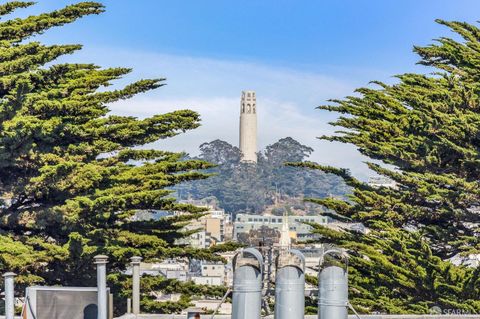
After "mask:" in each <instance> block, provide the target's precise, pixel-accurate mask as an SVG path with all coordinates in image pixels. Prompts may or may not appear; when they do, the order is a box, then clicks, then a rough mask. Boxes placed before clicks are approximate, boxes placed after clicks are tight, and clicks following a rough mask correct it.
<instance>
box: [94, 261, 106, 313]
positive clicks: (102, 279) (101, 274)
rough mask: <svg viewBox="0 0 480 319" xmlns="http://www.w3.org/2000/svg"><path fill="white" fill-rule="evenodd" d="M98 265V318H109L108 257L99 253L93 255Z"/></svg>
mask: <svg viewBox="0 0 480 319" xmlns="http://www.w3.org/2000/svg"><path fill="white" fill-rule="evenodd" d="M93 258H94V259H95V265H97V293H98V299H97V307H98V315H97V318H98V319H107V263H108V257H107V256H104V255H97V256H95V257H93Z"/></svg>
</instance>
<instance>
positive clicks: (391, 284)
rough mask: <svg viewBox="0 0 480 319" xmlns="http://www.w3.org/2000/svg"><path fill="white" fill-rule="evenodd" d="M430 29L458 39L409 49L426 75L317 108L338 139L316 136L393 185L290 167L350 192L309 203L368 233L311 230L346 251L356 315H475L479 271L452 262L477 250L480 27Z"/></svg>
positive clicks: (464, 25) (332, 170) (401, 77)
mask: <svg viewBox="0 0 480 319" xmlns="http://www.w3.org/2000/svg"><path fill="white" fill-rule="evenodd" d="M437 22H438V23H440V24H442V25H445V26H447V27H449V28H450V29H451V30H452V31H453V32H454V33H455V34H456V35H457V36H460V38H461V40H454V39H451V38H447V37H442V38H440V39H438V40H436V42H435V43H434V44H432V45H429V46H426V47H415V48H414V51H415V52H416V53H418V54H419V56H420V58H421V59H420V62H419V63H420V64H422V65H425V66H428V67H431V68H433V71H434V73H431V74H416V73H406V74H402V75H399V76H397V79H398V81H397V83H395V84H393V85H388V84H385V83H382V82H373V84H374V85H375V87H369V88H361V89H358V90H357V93H358V95H355V96H349V97H346V98H345V99H341V100H333V101H331V102H332V103H330V104H329V105H324V106H320V107H319V109H321V110H327V111H332V112H338V113H340V114H341V116H340V117H339V118H338V120H336V121H335V122H334V123H332V124H333V125H334V126H338V127H340V128H341V130H340V131H339V132H338V134H336V135H334V136H322V137H320V138H321V139H324V140H328V141H334V142H341V143H349V144H352V145H355V146H356V147H357V148H358V150H359V151H360V152H361V153H362V154H363V155H366V156H368V157H369V158H370V159H371V160H370V161H369V162H368V163H367V164H368V166H369V168H370V169H371V170H373V171H374V172H375V173H377V174H379V175H381V176H384V177H388V178H389V179H391V180H393V181H394V182H395V183H396V187H393V188H392V187H372V186H370V185H368V184H367V183H364V182H362V181H359V180H357V179H355V178H354V177H352V176H351V175H350V174H349V173H348V171H347V170H344V169H339V168H334V167H327V166H321V165H317V164H315V163H303V164H294V165H298V166H306V167H310V168H313V169H320V170H323V171H325V172H329V173H334V174H337V175H339V176H341V177H342V178H344V180H345V181H346V182H347V184H348V185H349V186H351V187H352V190H353V191H352V195H351V196H350V199H349V200H347V201H342V200H337V199H331V198H328V199H312V201H313V202H316V203H318V204H321V205H323V206H325V207H327V208H329V209H331V211H332V213H331V214H332V217H334V218H337V219H341V220H345V221H353V222H361V223H363V224H364V225H365V226H367V228H368V230H369V232H368V233H367V234H360V233H356V232H352V231H334V230H331V229H328V228H325V227H321V226H318V225H317V226H316V232H317V233H318V234H320V236H321V237H322V240H323V241H325V242H331V243H334V244H337V245H339V246H341V247H344V248H346V249H348V250H349V251H350V254H351V276H350V287H351V289H350V293H351V297H352V302H353V304H354V305H356V306H357V307H359V308H360V309H361V310H362V311H364V312H371V311H380V312H388V313H406V312H416V313H426V312H428V311H429V308H430V307H432V306H439V307H440V308H442V309H458V310H461V311H467V312H471V313H477V312H479V311H480V303H479V302H478V297H479V294H480V290H479V283H478V274H479V270H477V269H472V268H467V267H465V266H455V265H453V264H452V263H451V262H450V259H451V258H452V257H455V258H456V259H461V258H464V257H466V256H468V255H469V254H478V253H479V250H478V249H479V236H478V235H479V221H480V215H479V212H478V208H479V207H480V196H479V195H480V187H479V186H480V185H479V180H480V165H479V163H480V153H479V150H480V149H479V148H480V131H479V130H480V84H479V83H480V82H479V75H480V29H478V28H477V27H476V26H473V25H470V24H467V23H462V22H447V21H442V20H438V21H437ZM373 161H375V162H373ZM386 164H388V165H386Z"/></svg>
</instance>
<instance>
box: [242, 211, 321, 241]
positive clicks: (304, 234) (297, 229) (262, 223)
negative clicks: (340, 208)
mask: <svg viewBox="0 0 480 319" xmlns="http://www.w3.org/2000/svg"><path fill="white" fill-rule="evenodd" d="M284 218H288V223H284ZM305 222H309V223H316V224H323V225H326V224H328V222H329V218H328V217H326V216H266V215H249V214H237V217H236V219H235V222H234V225H233V230H234V232H233V239H234V240H237V241H239V238H240V237H242V234H243V235H246V236H250V237H252V236H251V235H252V234H254V233H256V231H258V230H260V229H265V228H268V229H271V230H275V231H277V232H278V241H279V240H280V237H281V236H280V235H281V232H282V228H284V227H285V224H287V225H288V228H289V231H290V238H291V239H292V240H293V241H296V240H297V239H298V240H307V239H313V238H315V236H314V235H313V234H312V233H311V230H312V227H311V226H310V225H307V224H304V223H305ZM284 232H285V230H284ZM258 233H260V234H262V236H263V235H264V233H265V232H263V231H262V232H258ZM278 241H277V243H278Z"/></svg>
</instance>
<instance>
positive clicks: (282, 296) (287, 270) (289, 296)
mask: <svg viewBox="0 0 480 319" xmlns="http://www.w3.org/2000/svg"><path fill="white" fill-rule="evenodd" d="M276 269H277V273H276V276H275V319H303V318H304V314H305V257H304V256H303V254H302V253H301V252H300V251H298V250H295V249H291V250H288V251H281V252H280V253H279V255H278V257H277V260H276Z"/></svg>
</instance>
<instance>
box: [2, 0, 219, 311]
mask: <svg viewBox="0 0 480 319" xmlns="http://www.w3.org/2000/svg"><path fill="white" fill-rule="evenodd" d="M32 4H33V3H31V2H18V1H15V2H8V3H6V4H3V5H1V6H0V14H1V15H5V14H8V13H10V12H12V11H14V10H15V9H18V8H24V7H27V6H30V5H32ZM101 12H103V6H102V5H101V4H99V3H95V2H81V3H78V4H73V5H70V6H68V7H65V8H64V9H61V10H57V11H54V12H51V13H45V14H41V15H38V16H31V17H27V18H24V19H21V18H18V19H12V20H6V21H4V22H1V23H0V191H1V202H0V209H1V210H0V212H1V215H0V267H1V269H2V270H3V271H7V270H8V271H15V272H17V273H18V274H19V277H18V283H19V285H17V287H18V289H19V290H20V289H23V288H24V286H25V285H27V284H33V283H38V284H47V285H80V286H85V285H94V284H95V277H94V274H95V272H94V271H93V265H92V257H93V256H94V255H96V254H99V253H103V254H106V255H108V256H109V257H110V263H109V272H110V273H111V276H110V279H111V281H110V282H109V284H110V285H111V286H112V287H113V288H114V293H118V292H119V289H121V287H122V284H123V283H122V281H121V279H122V277H121V276H119V273H120V272H121V271H123V270H124V269H125V266H126V264H128V262H129V258H130V257H131V256H133V255H140V256H142V257H144V259H145V260H146V261H155V260H161V259H163V258H165V257H176V256H180V257H190V258H193V257H194V258H199V259H219V258H220V257H218V256H217V255H215V254H213V251H210V250H195V249H192V248H188V247H176V246H175V245H174V241H175V239H177V238H181V237H183V236H185V234H184V233H183V231H182V228H183V226H184V225H185V223H187V222H188V221H189V220H190V219H192V218H197V217H198V213H199V212H200V211H201V209H198V208H196V207H193V206H191V205H181V204H177V203H176V202H175V199H174V198H173V196H172V194H171V193H172V191H171V190H168V188H170V187H172V186H174V185H175V184H177V183H180V182H185V181H189V180H195V179H202V178H205V177H207V175H206V174H202V173H199V172H198V171H200V170H203V169H207V168H209V167H211V165H210V164H208V163H206V162H204V161H201V160H183V157H184V154H176V153H171V152H165V151H159V150H141V149H139V146H142V145H145V144H147V143H151V142H154V141H157V140H159V139H163V138H168V137H172V136H175V135H177V134H180V133H182V132H184V131H186V130H191V129H194V128H196V127H198V126H199V115H198V114H197V113H195V112H193V111H190V110H180V111H175V112H170V113H166V114H158V115H154V116H152V117H149V118H144V119H138V118H134V117H127V116H118V115H112V114H110V113H109V108H108V104H109V103H112V102H115V101H118V100H122V99H128V98H131V97H133V96H135V95H137V94H140V93H143V92H148V91H150V90H153V89H156V88H159V87H161V86H162V85H164V79H144V80H139V81H137V82H134V83H132V84H129V85H127V86H125V87H123V88H119V89H116V90H110V91H108V90H106V89H105V88H106V87H107V86H110V85H112V84H113V82H114V81H115V80H117V79H120V78H122V77H123V76H124V75H126V74H128V73H129V72H130V70H129V69H126V68H109V69H102V68H100V67H98V66H96V65H94V64H55V63H54V60H55V59H56V58H58V57H60V56H63V55H65V54H71V53H73V52H75V51H76V50H78V49H80V46H79V45H52V46H45V45H43V44H41V43H39V42H29V41H28V38H30V37H32V36H35V35H36V34H39V33H43V32H44V31H46V30H47V29H49V28H51V27H55V26H61V25H64V24H66V23H70V22H73V21H75V20H76V19H78V18H80V17H83V16H85V15H91V14H99V13H101ZM142 210H169V211H173V210H182V211H186V212H191V214H190V215H187V216H186V217H181V218H170V219H163V220H159V221H154V220H142V221H137V220H135V218H133V217H134V216H135V214H136V213H137V212H138V211H142ZM219 249H221V247H219V248H217V250H219ZM116 279H118V280H120V281H116ZM152 287H153V286H152ZM179 287H180V286H179ZM182 292H187V290H185V289H183V290H182ZM145 293H146V294H148V291H146V292H145ZM185 298H188V297H185ZM124 304H125V302H124V301H121V305H124ZM145 307H146V308H149V307H155V309H157V310H161V309H162V307H161V306H151V304H145ZM164 310H166V311H168V310H172V309H169V308H167V309H164ZM176 310H177V309H175V311H176Z"/></svg>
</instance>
